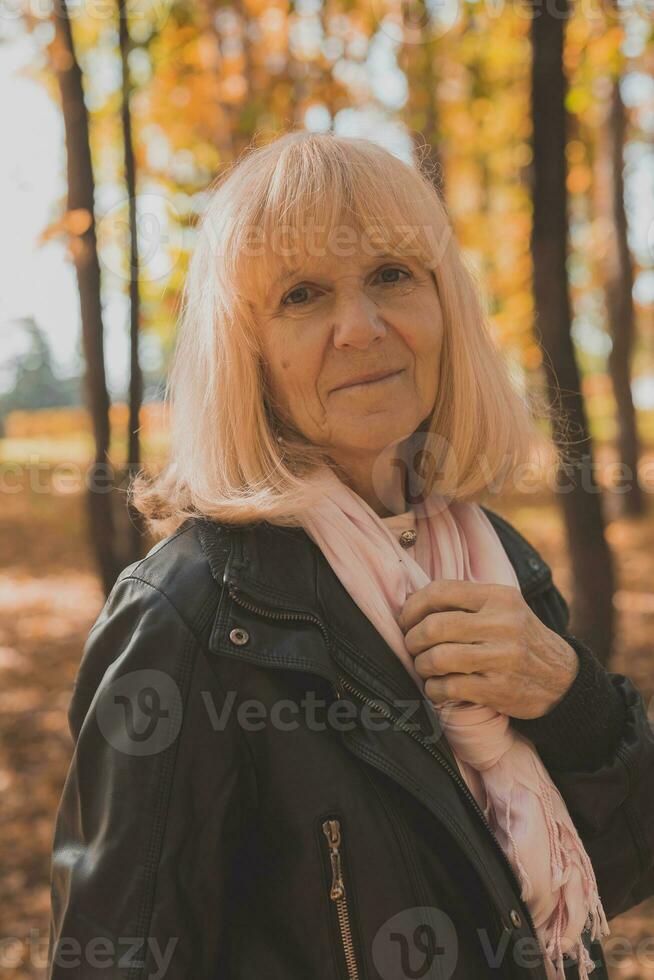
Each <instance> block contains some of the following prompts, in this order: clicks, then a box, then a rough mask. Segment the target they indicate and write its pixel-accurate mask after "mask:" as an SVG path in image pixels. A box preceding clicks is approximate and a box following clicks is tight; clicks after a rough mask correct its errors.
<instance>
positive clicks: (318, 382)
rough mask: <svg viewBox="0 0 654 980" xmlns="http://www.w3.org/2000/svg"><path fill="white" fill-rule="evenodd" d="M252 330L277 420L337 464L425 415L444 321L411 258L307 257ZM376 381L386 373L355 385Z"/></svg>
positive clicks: (423, 272)
mask: <svg viewBox="0 0 654 980" xmlns="http://www.w3.org/2000/svg"><path fill="white" fill-rule="evenodd" d="M257 321H258V324H259V325H260V328H261V337H262V344H263V351H264V357H265V361H266V365H267V371H268V380H269V385H270V389H271V392H272V398H273V402H274V408H275V411H276V412H277V414H278V415H280V416H281V417H282V418H290V420H292V422H293V423H294V425H295V427H296V428H297V429H299V430H300V431H301V432H302V433H303V435H304V436H305V437H306V438H307V439H308V440H309V441H310V442H311V443H314V444H316V445H320V446H324V447H327V448H328V449H329V450H330V451H331V454H332V457H333V458H334V459H335V460H337V461H339V462H344V461H346V460H347V459H348V458H356V459H360V457H361V456H362V455H365V454H372V455H376V454H377V453H379V452H380V451H381V450H382V449H384V448H386V447H388V446H389V445H391V444H393V443H395V442H398V441H399V440H402V439H404V438H406V437H407V436H409V435H410V434H411V433H412V432H414V431H415V430H416V429H417V428H418V426H419V425H420V423H421V422H422V421H423V420H424V419H426V418H427V417H428V416H429V415H430V414H431V411H432V409H433V407H434V402H435V398H436V391H437V384H438V374H439V372H438V367H439V360H440V352H441V342H442V333H443V319H442V311H441V307H440V303H439V299H438V293H437V289H436V284H435V281H434V278H433V276H432V273H431V272H430V270H429V269H427V268H425V267H424V266H423V265H422V264H421V263H420V261H419V260H418V259H417V258H414V257H410V258H404V257H402V258H394V257H390V256H381V255H378V256H371V255H370V254H367V255H364V256H361V257H359V256H357V255H355V256H348V257H346V258H343V257H339V256H333V255H326V256H321V257H319V258H314V259H312V260H311V263H310V265H306V266H303V267H302V269H300V270H299V271H298V272H296V273H295V274H294V275H292V276H290V277H286V278H284V279H283V280H281V281H280V282H278V283H277V284H276V285H275V286H273V288H272V289H271V291H270V293H269V294H268V296H267V297H266V298H265V299H264V300H263V302H262V303H261V304H260V305H259V306H258V308H257ZM379 372H385V373H389V372H392V374H390V375H389V377H387V378H385V379H382V380H376V381H370V382H367V383H358V384H357V383H353V382H356V381H357V380H358V379H360V378H361V377H362V376H364V375H369V374H377V373H379Z"/></svg>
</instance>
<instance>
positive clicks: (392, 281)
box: [378, 265, 409, 285]
mask: <svg viewBox="0 0 654 980" xmlns="http://www.w3.org/2000/svg"><path fill="white" fill-rule="evenodd" d="M385 272H400V273H401V274H402V275H403V276H408V275H409V273H408V272H406V271H405V270H404V269H400V268H399V267H398V266H396V265H391V266H386V268H385V269H380V271H379V273H378V275H380V276H383V275H384V273H385ZM383 282H386V283H389V285H394V284H395V283H396V282H400V280H399V279H384V280H383Z"/></svg>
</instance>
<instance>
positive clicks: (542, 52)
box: [531, 0, 614, 663]
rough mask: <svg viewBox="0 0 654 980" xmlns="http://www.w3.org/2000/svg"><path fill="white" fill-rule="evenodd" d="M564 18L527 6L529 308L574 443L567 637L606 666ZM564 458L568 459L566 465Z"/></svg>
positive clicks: (567, 510)
mask: <svg viewBox="0 0 654 980" xmlns="http://www.w3.org/2000/svg"><path fill="white" fill-rule="evenodd" d="M569 16H570V11H569V7H568V3H567V0H561V2H560V3H559V4H558V5H557V9H555V10H552V9H551V8H550V7H549V6H547V5H545V6H542V5H536V6H534V9H533V16H532V21H531V38H532V51H533V64H532V94H531V98H532V120H533V211H534V216H533V227H532V240H531V250H532V259H533V269H534V273H533V274H534V302H535V309H536V316H537V329H538V330H539V332H540V336H539V338H538V339H539V342H540V344H541V346H542V348H543V353H544V355H545V356H544V365H545V371H546V377H547V381H548V384H549V385H551V387H552V390H553V392H555V394H556V395H557V400H560V407H561V408H562V409H563V411H564V413H565V419H564V420H563V424H561V423H560V422H559V421H558V420H557V421H556V422H555V424H554V426H553V432H552V437H553V439H554V442H555V444H556V445H557V446H561V445H562V444H563V442H564V437H565V430H566V427H567V425H570V428H571V429H572V431H573V434H574V436H575V437H576V438H575V450H574V459H573V465H570V464H565V465H564V466H563V467H562V468H561V470H560V472H559V474H558V485H557V493H559V492H560V493H561V494H562V496H561V497H560V500H561V505H562V508H563V517H564V522H565V526H566V530H567V536H568V541H569V547H570V557H571V565H572V573H573V583H574V587H573V588H574V591H573V598H572V605H571V630H572V632H574V633H575V634H576V635H578V636H579V637H581V638H582V639H584V640H585V641H586V642H587V643H588V644H589V646H590V647H591V648H592V649H593V650H594V652H595V653H596V654H597V656H598V657H599V659H600V660H601V661H602V662H603V663H607V662H608V659H609V656H610V652H611V645H612V640H613V622H614V616H613V602H612V597H613V590H614V580H613V563H612V556H611V553H610V550H609V547H608V545H607V542H606V539H605V537H604V515H603V511H602V499H601V495H600V488H599V486H598V485H597V483H596V481H595V471H594V465H593V448H592V444H591V440H590V436H589V432H588V423H587V419H586V411H585V405H584V401H583V398H582V396H581V392H580V378H579V372H578V368H577V364H576V360H575V354H574V348H573V344H572V338H571V335H570V326H571V310H570V295H569V291H568V279H567V271H566V255H567V240H568V220H567V192H566V158H565V145H566V112H565V93H566V78H565V72H564V68H563V44H564V23H565V21H566V20H567V18H568V17H569ZM571 455H572V451H570V452H569V455H568V458H570V456H571Z"/></svg>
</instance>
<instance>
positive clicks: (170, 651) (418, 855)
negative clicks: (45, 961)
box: [48, 132, 654, 980]
mask: <svg viewBox="0 0 654 980" xmlns="http://www.w3.org/2000/svg"><path fill="white" fill-rule="evenodd" d="M169 395H170V405H171V409H172V443H171V460H170V464H169V466H168V467H167V468H166V469H165V470H164V472H163V473H162V474H160V476H159V477H158V478H157V479H155V480H154V481H148V480H147V479H146V478H145V475H142V476H141V478H140V479H139V480H138V481H137V482H136V484H135V486H134V488H133V497H134V500H135V501H136V503H137V505H138V506H139V507H140V508H141V510H142V511H143V512H144V513H145V514H147V515H148V517H149V519H150V520H151V522H152V527H153V528H154V529H155V530H156V531H160V532H161V533H162V534H163V535H164V539H163V540H162V541H160V542H159V543H158V544H157V545H156V546H155V547H153V548H152V550H151V551H150V552H149V553H148V554H147V555H146V557H145V558H143V559H142V560H141V561H138V562H136V563H134V564H132V565H130V566H128V567H127V568H125V569H124V570H123V572H122V573H121V574H120V576H119V578H118V580H117V582H116V584H115V586H114V588H113V590H112V592H111V595H110V596H109V598H108V600H107V602H106V604H105V607H104V609H103V610H102V612H101V614H100V616H99V617H98V619H97V621H96V623H95V624H94V626H93V628H92V630H91V632H90V634H89V637H88V640H87V643H86V645H85V649H84V655H83V658H82V662H81V665H80V668H79V672H78V676H77V679H76V683H75V688H74V691H73V696H72V700H71V704H70V708H69V723H70V728H71V732H72V735H73V739H74V742H75V749H74V755H73V759H72V762H71V766H70V771H69V773H68V777H67V780H66V783H65V786H64V790H63V794H62V799H61V803H60V807H59V811H58V815H57V823H56V829H55V837H54V845H53V858H52V920H51V933H50V949H49V972H48V976H49V977H51V978H57V980H61V978H64V977H70V976H75V977H84V978H85V980H86V978H88V977H95V976H98V977H100V976H102V977H103V978H112V980H113V978H119V977H120V978H126V980H127V978H128V980H145V978H146V977H147V978H152V977H157V978H158V977H164V976H165V977H166V978H168V980H182V978H183V980H210V978H211V980H214V978H215V980H255V978H256V980H262V978H265V980H334V978H341V980H357V978H358V980H363V978H367V980H373V978H382V980H400V978H410V977H438V978H450V977H454V978H460V980H472V978H474V980H480V978H484V977H496V978H500V977H501V978H514V977H515V978H526V977H529V978H532V980H538V978H540V980H546V978H550V980H551V978H563V977H579V978H585V977H587V976H589V974H592V976H593V978H595V980H598V978H601V977H605V978H606V977H607V972H606V962H605V959H604V955H603V952H602V945H601V940H602V938H603V937H604V936H607V935H608V934H609V933H610V929H609V927H608V920H610V919H611V917H612V916H615V915H617V914H618V913H620V912H622V911H624V910H626V909H628V908H630V907H632V906H633V905H635V904H636V903H638V902H640V901H641V900H643V899H644V898H646V897H647V896H649V895H651V894H652V893H654V870H653V861H654V824H653V822H652V819H651V814H652V812H653V810H654V778H653V776H654V739H653V737H652V733H651V731H650V728H649V726H648V721H647V717H646V714H645V710H644V705H643V701H642V696H641V695H640V694H639V692H638V691H637V690H636V688H635V687H634V685H633V684H632V683H631V681H630V680H629V679H628V678H627V677H625V676H623V675H620V674H613V673H608V672H607V671H605V670H604V668H603V667H602V666H601V665H600V664H599V662H598V661H597V659H596V657H595V656H594V654H593V653H592V652H591V651H590V650H589V649H588V648H587V647H586V646H585V645H584V643H582V642H581V641H580V640H579V639H577V638H575V637H574V636H572V635H570V633H569V632H568V631H567V625H568V608H567V605H566V603H565V600H564V599H563V597H562V595H561V593H560V592H559V591H558V589H557V587H556V586H555V585H554V583H553V581H552V576H551V571H550V568H549V567H548V565H547V564H546V562H545V561H544V560H543V558H542V557H541V556H540V555H539V554H538V552H537V551H536V549H535V548H534V547H533V546H531V545H530V544H529V543H528V542H527V541H526V540H525V538H524V537H522V536H521V535H520V534H519V533H518V531H517V530H516V529H515V528H513V527H512V526H511V525H510V524H509V523H508V522H507V521H506V520H504V519H502V518H501V517H500V516H499V515H498V514H497V513H495V511H493V510H492V509H490V508H488V507H485V506H483V505H482V504H481V503H480V501H481V500H482V499H483V498H484V496H485V495H486V494H488V493H489V492H490V491H491V488H493V489H497V488H498V487H505V486H506V485H507V481H509V480H510V479H511V478H512V477H514V476H515V475H516V474H517V472H518V467H519V466H521V465H522V464H524V463H525V462H526V461H528V460H529V459H530V458H531V455H530V454H533V449H534V446H535V445H536V443H537V438H538V429H537V425H536V422H535V419H534V418H533V417H532V415H531V413H530V410H529V408H528V407H527V405H526V403H525V401H524V400H523V398H522V397H521V396H520V395H519V394H518V393H517V391H516V390H515V388H514V387H513V386H512V383H511V376H510V373H509V372H508V370H507V368H506V365H505V363H504V361H503V360H502V358H501V356H500V354H499V352H498V350H497V348H496V346H495V345H494V343H493V342H492V341H491V339H490V333H489V330H488V324H487V322H486V320H485V317H484V314H483V306H482V301H481V298H480V294H479V293H478V291H477V288H476V285H475V282H474V278H473V277H472V275H471V274H470V272H469V271H468V270H467V269H466V266H465V265H464V263H463V260H462V258H461V255H460V252H459V249H458V247H457V244H456V241H455V239H454V237H453V235H452V230H451V227H450V225H449V224H448V221H447V217H446V214H445V212H444V210H443V207H442V204H441V202H440V200H439V197H438V195H437V193H436V191H435V190H434V188H433V186H432V184H431V183H430V181H429V180H428V179H427V178H426V177H425V176H424V175H422V174H421V173H420V172H419V171H418V170H416V169H414V168H412V167H410V166H409V165H407V164H405V163H404V162H402V161H401V160H399V159H397V158H396V157H394V156H393V155H392V154H390V153H389V152H387V151H386V150H384V149H382V148H381V147H380V146H378V145H376V144H374V143H372V142H368V141H365V140H359V139H351V138H342V137H335V136H332V135H315V134H308V133H298V132H294V133H289V134H286V135H284V136H282V137H281V138H279V139H276V140H274V141H272V142H270V143H269V144H267V145H265V146H260V147H257V148H253V149H252V150H251V151H250V152H249V153H248V154H247V155H246V156H245V157H244V158H243V159H241V160H240V161H239V162H238V164H237V165H236V166H234V167H233V168H232V169H231V170H230V171H229V172H227V173H226V174H224V175H223V176H222V177H221V179H220V181H219V182H218V183H217V185H216V186H215V187H213V188H212V190H211V195H210V197H209V202H208V207H207V209H206V212H205V214H204V218H203V221H202V223H201V225H200V228H199V234H198V237H197V243H196V246H195V249H194V252H193V256H192V260H191V265H190V269H189V273H188V277H187V280H186V287H185V296H184V304H183V309H182V317H181V326H180V332H179V337H178V344H177V348H176V353H175V361H174V365H173V369H172V372H171V376H170V390H169Z"/></svg>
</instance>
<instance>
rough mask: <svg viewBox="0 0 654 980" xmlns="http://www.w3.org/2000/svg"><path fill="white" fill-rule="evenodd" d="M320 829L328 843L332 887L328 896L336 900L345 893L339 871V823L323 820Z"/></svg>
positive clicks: (341, 875)
mask: <svg viewBox="0 0 654 980" xmlns="http://www.w3.org/2000/svg"><path fill="white" fill-rule="evenodd" d="M322 830H323V833H324V835H325V837H326V838H327V842H328V844H329V857H330V859H331V863H332V887H331V891H330V893H329V897H330V898H331V899H333V901H335V902H337V901H338V900H339V899H340V898H343V897H344V895H345V884H344V883H343V872H342V871H341V852H340V850H339V848H340V844H341V825H340V822H339V821H338V820H325V822H324V823H323V825H322Z"/></svg>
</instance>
